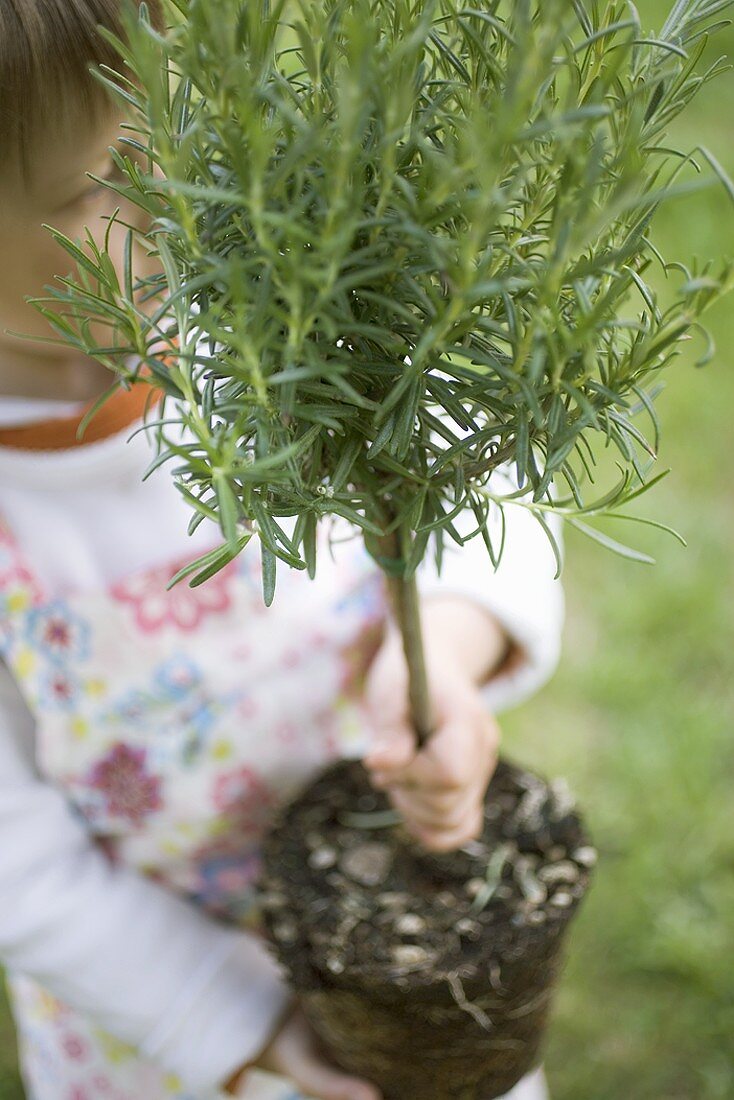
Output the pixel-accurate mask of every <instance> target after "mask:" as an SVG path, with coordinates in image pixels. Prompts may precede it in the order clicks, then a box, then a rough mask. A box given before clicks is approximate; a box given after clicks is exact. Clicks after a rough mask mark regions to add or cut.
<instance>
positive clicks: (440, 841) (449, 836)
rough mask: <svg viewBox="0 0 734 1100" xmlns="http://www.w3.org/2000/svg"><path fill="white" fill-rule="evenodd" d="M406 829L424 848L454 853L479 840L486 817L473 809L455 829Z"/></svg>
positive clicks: (416, 827) (418, 827)
mask: <svg viewBox="0 0 734 1100" xmlns="http://www.w3.org/2000/svg"><path fill="white" fill-rule="evenodd" d="M406 827H407V828H408V829H409V831H410V832H411V833H412V834H413V835H414V836H415V838H416V840H418V841H419V842H420V843H421V844H422V845H423V846H424V848H428V849H429V850H430V851H433V852H453V851H455V850H456V849H457V848H461V847H463V845H464V844H468V843H469V841H470V840H477V839H478V838H479V837H480V836H481V835H482V831H483V828H484V816H483V813H482V811H481V810H479V809H476V808H473V809H471V810H469V811H468V812H467V814H466V815H465V817H464V818H463V819H462V820H461V822H460V823H459V824H458V825H456V826H454V827H453V828H441V827H437V828H434V829H426V828H423V827H421V826H420V825H410V824H409V823H407V822H406Z"/></svg>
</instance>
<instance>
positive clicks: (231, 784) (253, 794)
mask: <svg viewBox="0 0 734 1100" xmlns="http://www.w3.org/2000/svg"><path fill="white" fill-rule="evenodd" d="M212 797H213V800H214V805H215V806H216V808H217V809H218V810H219V811H220V812H221V813H222V814H224V815H225V816H226V817H228V818H230V819H231V820H233V821H234V822H236V824H237V828H238V830H240V831H241V832H247V833H252V834H255V835H257V836H261V835H262V833H263V832H264V830H265V829H266V828H267V826H268V825H269V824H270V821H271V819H272V812H273V809H274V808H275V806H276V805H277V799H276V798H275V796H274V795H273V792H272V791H270V790H269V789H268V787H267V785H266V784H265V783H263V781H262V780H261V779H260V778H259V776H258V775H257V774H256V772H254V771H253V769H252V768H248V767H247V766H246V765H243V766H241V767H238V768H235V769H234V770H233V771H229V772H225V773H224V774H222V775H220V776H219V777H218V778H217V780H216V781H215V783H214V789H213V791H212Z"/></svg>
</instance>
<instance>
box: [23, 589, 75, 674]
mask: <svg viewBox="0 0 734 1100" xmlns="http://www.w3.org/2000/svg"><path fill="white" fill-rule="evenodd" d="M89 633H90V631H89V623H86V622H85V621H84V620H83V619H80V618H79V616H78V615H76V614H75V613H74V612H73V611H71V610H70V609H69V608H68V607H67V606H66V604H65V603H64V601H63V600H52V601H51V602H50V603H47V604H44V605H42V606H41V607H34V608H32V609H31V611H30V613H29V615H28V623H27V640H28V643H29V645H30V646H31V647H32V648H33V649H36V650H37V651H38V652H39V653H42V654H43V655H44V656H45V657H48V658H49V659H50V660H52V661H55V662H59V661H63V659H64V658H66V657H73V658H75V659H76V660H83V659H84V658H85V657H86V656H87V654H88V652H89Z"/></svg>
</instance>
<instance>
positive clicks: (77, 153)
mask: <svg viewBox="0 0 734 1100" xmlns="http://www.w3.org/2000/svg"><path fill="white" fill-rule="evenodd" d="M121 8H122V0H0V254H1V255H2V264H0V391H1V388H2V387H1V381H2V371H3V368H4V365H5V367H6V369H10V370H11V373H13V376H14V377H15V378H17V376H18V370H19V369H22V365H23V363H24V362H27V363H28V364H29V365H30V364H31V362H32V361H33V360H35V361H41V360H43V359H44V358H45V359H46V360H47V361H48V365H50V363H51V361H57V362H59V364H61V363H62V362H65V361H67V360H68V358H69V356H70V355H73V353H72V352H70V351H67V350H65V349H61V348H57V347H54V346H53V345H44V344H39V343H36V342H34V343H29V342H21V341H19V340H17V339H15V338H13V337H11V336H9V335H8V334H7V333H5V331H4V330H5V329H11V330H15V331H21V332H25V333H29V334H33V335H39V336H48V335H49V330H48V326H47V324H46V322H45V321H44V319H43V318H42V317H41V316H40V314H38V313H37V312H36V311H35V310H34V309H33V308H32V307H31V306H29V305H27V304H26V303H25V302H24V301H23V298H24V296H25V295H32V294H41V293H43V287H44V285H45V284H49V283H51V282H52V279H53V276H54V275H55V274H57V273H58V274H64V273H66V272H67V271H69V269H70V263H69V258H68V256H67V255H66V253H65V252H64V251H63V250H62V249H61V248H60V247H59V246H58V245H56V244H55V243H54V242H53V240H52V238H51V236H50V234H49V233H48V231H47V230H45V229H43V228H42V223H44V222H46V223H50V224H52V225H54V226H55V227H56V228H58V229H61V230H62V231H63V232H64V233H66V234H67V235H68V236H70V237H71V238H72V239H74V238H76V237H81V236H82V235H83V229H84V225H85V224H86V225H88V226H89V227H90V229H91V230H92V231H93V232H94V233H95V235H99V230H100V228H102V226H101V223H100V218H103V217H104V216H105V215H110V214H111V213H112V212H113V210H114V209H115V207H116V206H118V205H121V204H120V201H119V199H118V198H117V197H116V196H115V194H114V193H113V192H111V191H109V190H106V189H104V188H100V187H97V186H95V184H94V181H93V180H90V179H88V178H87V176H86V175H85V173H86V172H87V171H91V172H94V173H95V174H96V175H99V176H106V175H108V174H110V173H111V172H112V170H113V169H114V164H113V162H112V160H111V158H110V155H109V152H108V147H109V146H110V145H115V144H117V143H118V140H119V137H120V136H121V134H122V135H124V131H122V132H121V131H120V122H121V121H122V120H123V114H122V111H121V109H120V107H119V106H118V105H117V104H115V103H113V100H112V98H111V96H109V95H108V93H107V91H106V89H105V87H104V85H103V84H102V83H101V82H100V81H98V80H97V79H95V78H94V77H93V76H92V74H91V73H90V72H89V66H90V65H91V64H94V65H99V64H108V65H111V66H112V67H113V68H118V69H119V67H120V64H121V62H120V60H119V58H118V56H117V54H116V53H115V50H114V48H113V47H112V46H111V45H110V44H109V43H107V42H106V40H105V39H104V38H103V37H102V35H101V34H100V33H99V31H98V29H97V28H98V25H102V26H104V27H107V28H109V29H110V30H111V31H113V32H114V33H116V34H118V35H120V36H121V33H122V32H121V26H120V11H121ZM148 8H149V11H150V14H151V19H152V21H153V22H154V24H156V25H160V24H161V23H162V14H161V10H160V6H159V0H148ZM125 151H126V152H127V153H130V150H129V149H126V150H125ZM121 214H122V216H123V217H127V219H128V220H132V219H133V218H134V217H135V215H134V214H133V212H132V211H127V210H125V209H122V210H121ZM112 236H113V245H112V247H113V248H115V249H117V250H120V253H121V249H122V243H123V240H124V233H123V232H122V230H117V231H116V233H115V234H113V235H112ZM114 260H115V256H114V255H113V261H114ZM8 364H11V367H10V368H8ZM13 368H14V369H13ZM72 396H75V395H72Z"/></svg>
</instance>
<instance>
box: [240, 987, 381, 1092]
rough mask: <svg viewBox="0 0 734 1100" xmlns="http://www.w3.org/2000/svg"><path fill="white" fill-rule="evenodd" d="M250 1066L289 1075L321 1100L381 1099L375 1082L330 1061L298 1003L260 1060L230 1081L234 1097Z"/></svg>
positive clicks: (244, 1082)
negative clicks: (353, 1073) (354, 1075)
mask: <svg viewBox="0 0 734 1100" xmlns="http://www.w3.org/2000/svg"><path fill="white" fill-rule="evenodd" d="M251 1067H257V1068H258V1069H262V1070H266V1071H267V1072H269V1073H276V1074H280V1075H281V1076H282V1077H288V1078H289V1079H290V1080H291V1081H292V1082H293V1084H294V1085H295V1086H296V1088H298V1089H299V1090H301V1091H303V1093H304V1095H307V1096H313V1097H316V1098H318V1100H382V1093H381V1092H380V1090H379V1089H378V1088H377V1087H376V1086H375V1085H372V1084H370V1082H369V1081H365V1080H364V1079H363V1078H361V1077H353V1076H352V1075H351V1074H349V1073H345V1072H344V1071H343V1070H340V1069H338V1068H337V1067H336V1066H335V1065H333V1064H332V1063H331V1062H329V1061H328V1060H327V1058H326V1057H325V1056H324V1054H323V1053H322V1051H321V1048H320V1046H319V1042H318V1038H317V1036H316V1034H315V1032H314V1031H313V1029H312V1028H311V1025H310V1024H309V1023H308V1020H307V1019H306V1017H305V1015H304V1013H303V1010H302V1009H301V1008H300V1007H299V1006H298V1004H297V1003H294V1006H293V1010H292V1011H291V1013H290V1014H289V1015H288V1017H287V1019H286V1020H285V1022H284V1023H283V1024H282V1026H281V1027H280V1028H279V1029H278V1031H277V1032H276V1033H275V1035H274V1036H273V1038H272V1039H271V1041H270V1044H269V1045H268V1046H267V1047H266V1048H265V1050H264V1051H263V1053H262V1054H261V1055H260V1057H259V1058H258V1059H257V1061H255V1062H252V1063H250V1064H249V1066H248V1067H246V1069H245V1070H244V1071H243V1072H242V1073H241V1074H240V1075H238V1077H236V1078H234V1079H233V1080H232V1081H230V1083H229V1084H228V1085H227V1086H226V1088H225V1092H226V1093H228V1094H229V1095H231V1096H242V1095H244V1093H245V1089H246V1084H247V1069H248V1068H251Z"/></svg>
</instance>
